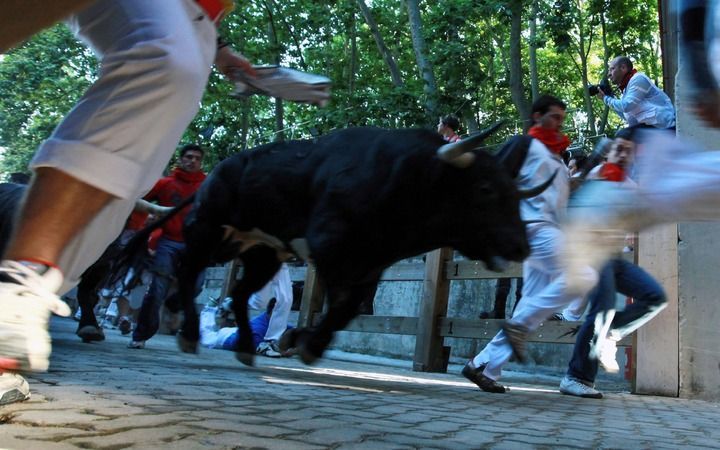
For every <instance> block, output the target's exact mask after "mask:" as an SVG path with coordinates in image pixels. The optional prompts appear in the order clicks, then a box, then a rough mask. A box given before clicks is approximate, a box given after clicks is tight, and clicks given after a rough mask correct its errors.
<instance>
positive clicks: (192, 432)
mask: <svg viewBox="0 0 720 450" xmlns="http://www.w3.org/2000/svg"><path fill="white" fill-rule="evenodd" d="M75 327H76V322H73V321H71V320H69V319H57V318H56V319H54V321H53V323H52V330H53V336H54V353H53V358H52V363H51V368H50V372H48V373H43V374H35V375H32V376H30V377H28V378H29V381H30V383H31V389H32V398H31V399H30V400H29V401H26V402H24V403H19V404H13V405H8V406H6V407H2V408H0V448H9V449H43V450H45V449H47V450H53V449H70V448H84V449H125V448H132V449H150V448H172V449H173V450H181V449H199V448H228V449H232V448H238V449H240V448H257V449H261V448H267V449H292V450H296V449H297V450H300V449H326V448H332V449H385V448H387V449H412V448H447V449H459V448H498V449H501V448H508V449H509V448H548V449H549V448H553V449H555V448H582V449H587V448H623V449H633V448H653V449H656V448H668V449H671V448H672V449H677V448H717V447H718V442H720V431H719V427H718V422H719V421H720V408H719V405H718V404H716V403H708V402H704V401H695V400H679V399H673V398H663V397H652V396H638V395H631V394H628V393H606V397H605V398H604V399H602V400H591V399H580V398H575V397H569V396H564V395H561V394H560V393H558V392H557V390H556V388H557V383H558V381H559V380H553V381H552V385H551V384H550V383H549V382H546V383H544V384H536V383H534V384H527V383H522V382H517V383H516V382H514V381H513V380H511V381H509V382H508V381H507V380H503V381H505V382H507V383H508V384H510V386H511V391H510V392H509V393H507V394H505V395H497V394H495V395H493V394H486V393H483V392H481V391H479V390H478V389H477V388H476V387H475V386H474V385H472V384H471V383H470V382H468V381H466V380H465V379H464V378H462V377H461V376H460V375H459V367H451V370H450V373H448V374H426V373H416V372H412V371H409V370H407V369H405V368H398V367H389V366H387V365H379V364H368V363H356V362H345V361H338V360H331V359H324V360H322V361H321V362H320V363H319V364H317V365H316V366H310V367H309V366H304V365H303V364H302V363H300V361H299V360H297V359H281V360H278V359H270V358H262V357H259V358H257V367H255V368H248V367H244V366H242V365H241V364H240V363H238V362H237V361H236V360H235V358H234V355H233V354H232V353H231V352H228V351H222V350H207V349H203V350H202V352H201V353H200V354H199V355H197V356H194V355H185V354H182V353H180V352H179V351H178V350H176V347H175V341H174V338H173V337H171V336H157V337H155V338H153V339H152V340H150V341H148V344H147V347H146V348H145V349H144V350H131V349H127V348H125V344H126V342H127V338H125V337H122V336H120V334H119V332H118V331H117V330H106V334H107V337H108V339H107V340H106V341H105V342H102V343H99V344H83V343H81V342H80V340H79V339H78V338H77V337H76V336H75V335H74V331H75Z"/></svg>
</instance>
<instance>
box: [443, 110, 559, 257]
mask: <svg viewBox="0 0 720 450" xmlns="http://www.w3.org/2000/svg"><path fill="white" fill-rule="evenodd" d="M502 125H503V122H497V123H495V124H493V125H492V126H490V127H489V128H487V129H486V130H483V131H482V132H480V133H478V134H476V135H474V136H472V137H470V138H467V139H464V140H462V141H458V142H455V143H451V144H445V145H443V146H441V147H440V148H439V149H438V150H437V156H438V158H440V159H441V160H443V161H445V162H446V163H447V164H450V165H452V166H454V167H457V168H461V169H466V170H467V172H468V175H470V177H474V178H475V179H474V180H472V181H471V189H470V192H469V198H468V199H467V201H468V203H467V204H466V205H465V208H466V209H465V211H464V212H463V213H464V214H465V215H466V216H465V222H466V224H467V225H469V227H467V228H466V227H465V226H461V228H462V229H463V230H458V231H460V233H458V236H456V238H459V240H458V242H456V243H455V245H454V246H455V248H456V249H457V250H458V251H460V252H461V253H463V254H465V255H466V256H468V257H470V258H472V259H480V260H483V261H484V262H485V264H486V265H487V267H488V268H489V269H491V270H504V268H505V267H506V260H514V261H521V260H523V259H524V258H526V257H527V256H528V254H529V253H530V248H529V245H528V242H527V238H526V234H525V224H524V223H523V222H522V220H521V219H520V206H519V202H520V200H521V199H527V198H531V197H534V196H536V195H538V194H540V193H541V192H543V191H544V190H545V189H547V188H548V187H549V186H550V185H551V184H552V182H553V180H554V178H555V176H556V175H557V173H554V174H553V175H552V176H550V177H549V178H548V179H547V180H545V182H543V183H541V184H540V185H538V186H535V187H532V188H530V189H518V188H517V186H516V185H515V183H514V181H513V180H512V177H511V175H510V173H509V170H505V166H504V165H503V164H502V163H501V162H500V161H498V159H497V158H494V157H492V156H490V155H489V154H487V153H484V152H478V151H474V150H475V149H477V148H478V147H479V146H480V145H481V143H482V142H483V141H484V140H485V139H486V138H487V137H488V136H490V135H491V134H492V133H493V132H495V131H496V130H498V129H499V128H500V127H501V126H502ZM479 159H480V160H481V161H478V160H479ZM493 159H494V161H492V162H491V160H493ZM462 172H465V170H463V171H462Z"/></svg>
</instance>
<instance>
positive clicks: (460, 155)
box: [437, 120, 505, 168]
mask: <svg viewBox="0 0 720 450" xmlns="http://www.w3.org/2000/svg"><path fill="white" fill-rule="evenodd" d="M503 125H505V121H504V120H500V121H498V122H495V123H494V124H492V125H490V126H489V127H488V128H486V129H484V130H483V131H481V132H479V133H477V134H475V135H473V136H470V137H468V138H465V139H463V140H461V141H457V142H453V143H452V144H445V145H443V146H442V147H440V148H439V149H438V150H437V156H438V158H440V159H442V160H443V161H446V162H448V163H450V164H452V165H454V166H457V167H460V168H465V167H468V166H469V165H471V164H472V163H473V161H474V160H475V155H472V154H468V153H467V152H469V151H470V150H472V149H474V148H477V147H478V146H479V145H480V144H481V143H482V141H484V140H485V139H487V137H488V136H490V135H491V134H493V133H494V132H495V131H497V130H498V129H499V128H500V127H501V126H503Z"/></svg>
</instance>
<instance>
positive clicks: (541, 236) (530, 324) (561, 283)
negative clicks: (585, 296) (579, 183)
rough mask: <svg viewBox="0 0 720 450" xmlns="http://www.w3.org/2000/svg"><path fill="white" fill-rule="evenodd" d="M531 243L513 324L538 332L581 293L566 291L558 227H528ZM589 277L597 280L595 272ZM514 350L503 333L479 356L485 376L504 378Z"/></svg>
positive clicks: (537, 225) (560, 237)
mask: <svg viewBox="0 0 720 450" xmlns="http://www.w3.org/2000/svg"><path fill="white" fill-rule="evenodd" d="M527 233H528V241H529V242H530V248H531V252H530V256H529V257H528V258H527V259H526V260H525V262H524V263H523V292H522V299H521V300H520V302H519V303H518V304H517V307H516V308H515V312H514V313H513V316H512V322H513V323H518V324H521V325H524V326H526V327H527V328H528V329H530V330H536V329H537V328H538V326H539V325H540V323H542V322H543V321H544V320H546V319H547V318H548V317H550V316H551V315H552V314H553V313H554V312H557V311H559V310H561V309H562V308H564V307H566V306H567V305H569V304H570V303H572V302H573V301H575V300H576V299H577V295H578V293H577V292H575V293H570V292H568V290H567V289H566V282H565V273H564V266H563V264H562V261H561V258H560V249H561V248H562V245H563V235H562V232H561V231H560V228H558V227H557V225H554V224H551V223H547V222H546V223H536V224H531V225H528V227H527ZM586 272H587V273H586V275H587V276H589V277H594V278H597V274H594V273H592V269H590V268H587V269H586ZM511 356H512V348H511V347H510V344H509V343H508V340H507V336H505V333H504V332H503V331H500V332H499V333H498V334H496V335H495V337H494V338H493V339H492V340H491V341H490V342H489V343H488V344H487V345H486V346H485V348H484V349H483V350H482V351H481V352H480V353H479V354H478V355H477V356H475V358H474V360H473V362H474V363H475V365H476V366H480V365H483V364H485V370H484V371H483V374H484V375H485V376H487V377H489V378H492V379H493V380H498V379H499V378H500V376H501V375H502V367H503V366H504V365H505V363H507V362H508V361H509V360H510V357H511Z"/></svg>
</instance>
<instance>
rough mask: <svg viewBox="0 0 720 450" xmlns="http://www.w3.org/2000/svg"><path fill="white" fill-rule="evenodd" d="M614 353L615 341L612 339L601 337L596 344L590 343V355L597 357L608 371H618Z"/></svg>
mask: <svg viewBox="0 0 720 450" xmlns="http://www.w3.org/2000/svg"><path fill="white" fill-rule="evenodd" d="M616 354H617V341H615V340H613V339H602V340H601V341H600V342H599V343H598V344H596V345H592V344H591V346H590V357H591V358H595V359H597V360H598V362H599V363H600V365H601V366H602V367H603V369H605V371H606V372H608V373H618V372H619V371H620V366H619V365H618V363H617V359H616Z"/></svg>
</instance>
